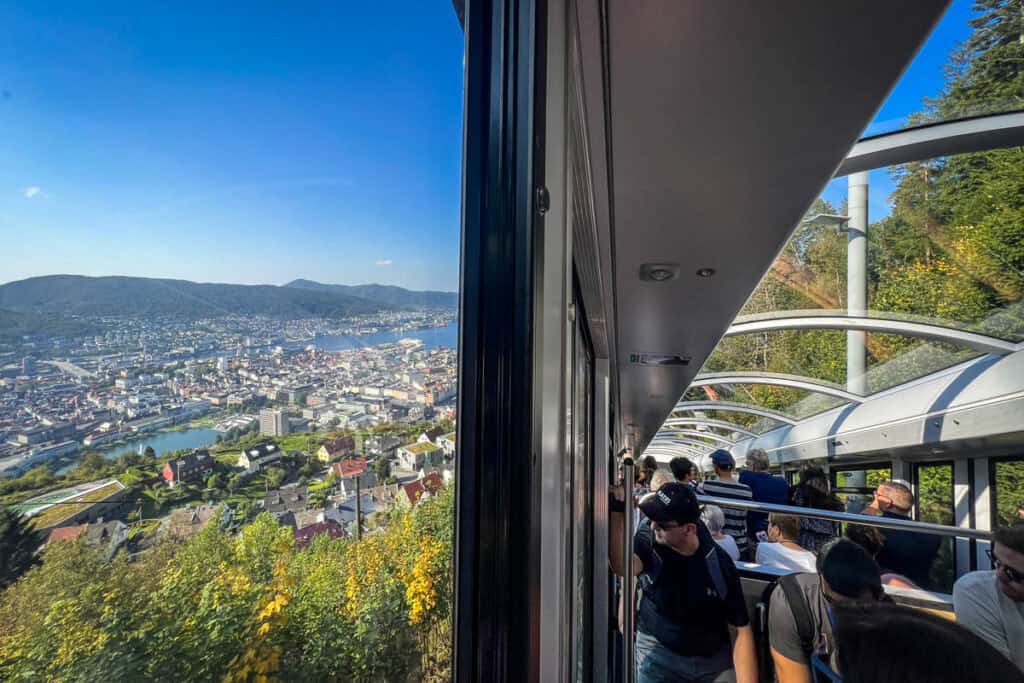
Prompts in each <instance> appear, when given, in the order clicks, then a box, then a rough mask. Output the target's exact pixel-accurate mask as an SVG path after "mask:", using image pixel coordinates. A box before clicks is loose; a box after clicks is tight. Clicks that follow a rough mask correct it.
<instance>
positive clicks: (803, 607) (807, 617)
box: [778, 574, 817, 663]
mask: <svg viewBox="0 0 1024 683" xmlns="http://www.w3.org/2000/svg"><path fill="white" fill-rule="evenodd" d="M797 576H799V575H798V574H787V575H786V576H783V577H781V578H780V579H779V581H778V583H779V586H781V587H782V592H783V593H785V595H786V602H787V603H788V604H789V610H790V612H792V613H793V623H794V624H795V625H796V633H797V635H798V636H799V637H800V647H801V648H803V651H804V655H806V656H807V661H808V663H810V661H811V655H812V654H813V653H814V647H815V644H816V643H815V641H816V640H817V638H816V637H815V635H816V634H815V629H814V617H812V616H811V606H810V605H808V604H807V597H806V596H805V595H804V592H803V590H802V589H801V588H800V584H799V583H797V580H796V577H797Z"/></svg>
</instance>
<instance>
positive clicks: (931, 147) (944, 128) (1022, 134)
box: [836, 111, 1024, 178]
mask: <svg viewBox="0 0 1024 683" xmlns="http://www.w3.org/2000/svg"><path fill="white" fill-rule="evenodd" d="M1017 145H1024V112H1020V111H1016V112H1006V113H1001V114H988V115H986V116H975V117H970V118H964V119H957V120H954V121H943V122H941V123H929V124H925V125H922V126H915V127H913V128H906V129H904V130H900V131H894V132H892V133H885V134H883V135H873V136H871V137H868V138H863V139H861V140H859V141H858V142H857V144H855V145H854V146H853V149H851V150H850V153H849V154H848V155H847V156H846V159H844V160H843V163H842V164H840V165H839V170H838V171H836V177H837V178H839V177H842V176H845V175H850V174H851V173H857V172H858V171H871V170H874V169H876V168H881V167H883V166H895V165H898V164H905V163H907V162H910V161H922V160H924V159H934V158H936V157H944V156H950V155H952V154H964V153H967V152H984V151H987V150H990V149H1000V148H1004V147H1014V146H1017Z"/></svg>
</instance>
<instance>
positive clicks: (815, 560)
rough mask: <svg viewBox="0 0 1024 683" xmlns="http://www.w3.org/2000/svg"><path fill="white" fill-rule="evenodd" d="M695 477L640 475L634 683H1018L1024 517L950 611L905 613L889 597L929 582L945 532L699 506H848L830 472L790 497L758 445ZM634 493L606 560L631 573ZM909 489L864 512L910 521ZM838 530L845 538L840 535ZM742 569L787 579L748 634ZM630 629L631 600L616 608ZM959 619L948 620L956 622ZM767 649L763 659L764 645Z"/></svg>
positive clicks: (812, 474) (676, 463) (616, 513)
mask: <svg viewBox="0 0 1024 683" xmlns="http://www.w3.org/2000/svg"><path fill="white" fill-rule="evenodd" d="M711 462H712V465H713V467H714V472H715V478H714V479H710V478H709V479H706V480H704V481H699V472H698V470H697V468H696V467H695V466H694V465H693V463H692V462H691V461H689V460H688V459H687V458H684V457H678V458H674V459H673V460H672V461H671V463H670V468H669V470H665V469H659V468H658V466H657V462H656V461H654V459H653V458H645V459H644V460H643V461H641V463H640V466H639V467H638V468H637V473H638V474H637V480H636V482H635V485H634V488H633V496H631V497H629V499H630V501H631V503H632V504H633V505H634V506H635V507H636V508H637V512H638V514H637V515H636V520H637V521H636V525H635V528H634V538H633V561H632V565H633V566H632V567H631V572H632V574H633V575H634V576H636V577H637V580H636V584H637V607H636V615H635V617H636V618H635V625H636V632H635V634H634V637H635V644H636V646H635V653H636V668H637V670H636V678H637V681H638V683H662V682H667V681H741V682H746V681H757V680H767V681H770V680H772V679H773V678H774V679H775V680H778V681H780V682H781V683H797V682H800V683H804V682H806V683H811V681H843V682H846V683H857V682H860V681H872V682H879V681H899V682H900V683H902V682H906V681H939V682H944V681H950V682H952V681H1016V682H1018V683H1024V523H1018V524H1015V525H1013V526H1010V527H1004V528H1000V529H997V530H996V531H995V532H994V534H993V540H992V547H991V550H990V551H989V552H988V554H989V557H990V558H991V561H992V567H993V569H992V570H990V571H975V572H970V573H968V574H965V575H964V576H962V577H961V578H960V579H959V580H958V581H957V582H956V584H955V586H954V589H953V607H954V615H955V616H954V615H949V614H948V613H939V612H933V611H930V610H926V609H916V608H910V607H903V606H899V605H896V604H895V603H893V601H892V600H891V598H890V596H889V594H888V593H887V592H886V590H885V586H891V587H894V588H919V587H922V586H928V575H929V571H930V569H931V566H932V564H933V563H934V561H935V559H936V556H937V555H938V551H939V544H940V537H939V536H937V535H934V534H927V533H922V532H914V531H906V530H902V529H888V528H886V529H880V528H877V527H873V526H864V525H856V524H847V525H846V528H845V531H843V530H842V529H841V526H840V524H839V523H838V522H833V521H828V520H816V519H809V518H804V517H799V516H795V515H786V514H776V513H762V512H755V511H746V510H741V509H739V508H731V507H728V506H722V507H719V506H714V505H704V506H701V505H700V503H699V502H698V500H697V495H707V496H715V497H720V498H726V499H738V500H746V501H756V502H762V503H774V504H781V505H791V506H798V507H806V508H814V509H819V510H835V511H842V510H844V505H843V503H842V501H840V500H839V499H838V498H837V497H836V496H835V494H834V493H833V492H832V491H831V489H830V486H829V479H828V476H827V475H826V474H825V472H824V471H823V470H821V469H820V468H814V467H812V468H808V469H805V470H804V471H802V472H801V473H800V476H799V481H798V483H797V484H796V485H795V486H793V487H792V488H791V487H790V486H789V485H788V483H787V482H786V480H785V479H783V478H782V477H778V476H774V475H772V474H770V473H769V472H768V469H769V467H768V465H769V463H768V457H767V455H766V454H765V453H764V451H759V450H755V451H752V452H751V453H749V454H748V455H747V469H745V470H744V471H743V472H740V473H738V476H737V472H736V463H735V461H734V459H733V457H732V455H731V454H730V453H729V452H728V451H725V450H719V451H715V452H714V453H713V454H712V456H711ZM624 488H625V487H623V486H621V485H619V486H614V487H612V491H611V495H610V498H609V505H610V510H611V515H610V522H611V523H610V525H609V543H610V558H609V559H610V562H611V566H612V570H613V571H614V572H615V573H617V574H618V575H620V576H622V575H624V574H625V571H626V567H624V566H623V560H624V558H623V553H622V538H623V514H622V513H623V512H624V511H625V506H626V504H627V502H626V501H627V496H626V493H625V490H624ZM913 509H914V494H913V491H912V490H911V487H910V486H909V485H908V484H907V483H906V482H903V481H899V480H894V481H888V482H885V483H883V484H880V485H879V486H878V487H877V488H876V489H875V492H874V496H873V499H872V501H871V502H870V504H868V505H867V506H866V507H865V508H864V509H863V510H861V512H862V513H863V514H869V515H878V516H883V517H891V518H902V519H909V518H910V516H911V512H912V510H913ZM841 532H842V533H841ZM736 561H746V562H754V563H756V564H758V565H762V566H767V567H772V568H775V569H778V570H782V572H776V573H778V574H780V577H779V578H778V579H776V580H774V581H772V582H771V583H770V584H769V585H768V587H767V589H766V590H765V592H764V595H763V596H762V599H761V602H762V603H763V604H764V605H765V610H764V614H765V615H766V616H765V618H764V622H765V623H764V624H759V625H757V626H758V631H759V635H760V637H759V638H755V636H754V627H753V626H752V625H751V622H750V615H749V614H748V611H747V606H746V600H745V598H744V595H743V589H742V586H741V583H740V575H739V573H738V571H737V568H736V564H735V562H736ZM619 610H620V612H619V617H620V626H621V623H622V612H621V610H622V602H621V601H620V604H619ZM951 617H952V618H951ZM759 647H760V648H762V650H761V652H758V648H759Z"/></svg>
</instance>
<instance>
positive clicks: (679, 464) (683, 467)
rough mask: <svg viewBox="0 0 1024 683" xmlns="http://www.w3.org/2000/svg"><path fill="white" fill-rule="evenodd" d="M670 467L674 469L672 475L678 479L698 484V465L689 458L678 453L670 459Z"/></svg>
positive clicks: (690, 484)
mask: <svg viewBox="0 0 1024 683" xmlns="http://www.w3.org/2000/svg"><path fill="white" fill-rule="evenodd" d="M668 467H669V469H670V470H672V476H674V477H675V478H676V481H680V482H682V483H684V484H687V485H689V486H696V485H697V481H696V478H697V466H696V465H694V464H693V462H692V461H691V460H690V459H689V458H687V457H685V456H682V455H677V456H676V457H674V458H672V459H671V460H669V461H668Z"/></svg>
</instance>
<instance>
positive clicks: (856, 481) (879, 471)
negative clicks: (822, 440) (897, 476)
mask: <svg viewBox="0 0 1024 683" xmlns="http://www.w3.org/2000/svg"><path fill="white" fill-rule="evenodd" d="M832 471H833V472H834V473H835V478H836V489H837V490H836V495H837V496H838V497H839V499H840V500H841V501H843V503H844V504H845V505H846V511H847V512H853V513H859V512H861V511H862V510H863V509H864V507H865V506H866V505H867V504H868V503H870V502H871V498H872V494H873V493H874V490H875V488H877V487H878V485H879V484H881V483H882V482H884V481H889V480H891V479H892V468H891V467H869V468H867V469H842V470H832ZM843 489H846V490H843Z"/></svg>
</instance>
